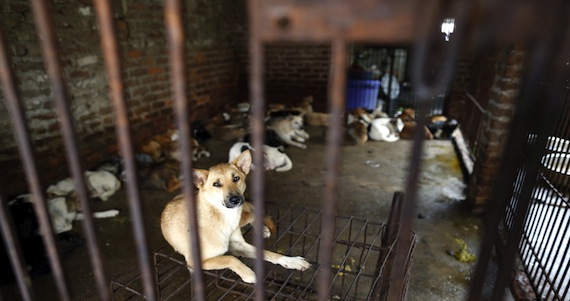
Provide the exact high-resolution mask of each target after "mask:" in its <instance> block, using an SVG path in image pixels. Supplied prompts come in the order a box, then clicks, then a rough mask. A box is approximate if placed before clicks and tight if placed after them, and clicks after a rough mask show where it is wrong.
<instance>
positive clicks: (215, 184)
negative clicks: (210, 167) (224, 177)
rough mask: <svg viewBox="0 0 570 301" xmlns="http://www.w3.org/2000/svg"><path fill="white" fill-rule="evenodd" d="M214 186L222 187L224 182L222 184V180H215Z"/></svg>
mask: <svg viewBox="0 0 570 301" xmlns="http://www.w3.org/2000/svg"><path fill="white" fill-rule="evenodd" d="M214 187H222V184H220V182H218V181H216V182H214Z"/></svg>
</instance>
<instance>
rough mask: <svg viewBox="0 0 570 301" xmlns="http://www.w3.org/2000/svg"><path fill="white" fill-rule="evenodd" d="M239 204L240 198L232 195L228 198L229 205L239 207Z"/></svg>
mask: <svg viewBox="0 0 570 301" xmlns="http://www.w3.org/2000/svg"><path fill="white" fill-rule="evenodd" d="M239 203H241V196H239V195H233V196H231V197H230V204H232V205H239Z"/></svg>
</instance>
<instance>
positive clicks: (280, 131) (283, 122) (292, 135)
mask: <svg viewBox="0 0 570 301" xmlns="http://www.w3.org/2000/svg"><path fill="white" fill-rule="evenodd" d="M267 129H269V130H273V131H275V133H276V134H277V136H278V137H279V139H280V140H281V141H283V142H284V143H286V144H289V145H293V146H296V147H298V148H302V149H306V148H307V145H305V144H303V143H304V142H305V141H306V140H307V139H309V134H308V133H307V132H305V129H304V128H303V115H289V116H286V117H276V118H271V119H269V120H268V121H267Z"/></svg>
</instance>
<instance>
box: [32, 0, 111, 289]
mask: <svg viewBox="0 0 570 301" xmlns="http://www.w3.org/2000/svg"><path fill="white" fill-rule="evenodd" d="M32 8H33V11H34V15H35V19H36V27H37V29H38V34H39V36H40V38H41V37H44V40H43V43H42V54H43V57H44V61H45V65H46V70H47V73H48V77H49V79H50V81H51V85H52V91H53V94H54V101H55V104H56V109H57V112H58V114H57V115H58V116H59V118H58V119H59V123H60V128H61V131H62V133H63V138H64V139H63V140H64V143H65V147H66V152H65V153H66V156H67V161H68V163H69V169H70V174H71V176H72V178H73V180H74V183H75V191H76V193H77V196H78V198H79V201H80V204H81V209H82V211H84V212H85V218H84V219H83V231H84V232H85V236H86V239H87V244H88V249H89V252H90V257H89V258H90V260H91V264H92V266H93V272H94V275H95V280H96V283H97V286H98V289H99V291H100V297H101V299H102V300H109V299H110V294H109V290H108V288H107V279H106V276H105V270H104V267H103V260H102V253H101V249H100V247H99V244H98V242H97V237H96V234H95V228H94V225H93V215H92V214H91V206H90V204H89V196H88V192H87V186H86V184H85V178H84V170H85V168H84V162H83V160H82V158H81V157H80V156H79V146H78V141H77V136H76V134H75V126H74V124H73V122H72V116H71V110H70V106H69V103H68V99H69V96H68V93H67V88H66V86H65V83H64V80H63V68H62V66H61V62H60V58H59V56H58V51H57V48H58V45H57V42H56V37H55V31H54V26H53V22H52V20H51V18H50V16H49V13H50V11H51V9H50V7H49V5H48V3H47V2H46V1H33V2H32Z"/></svg>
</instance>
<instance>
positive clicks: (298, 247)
mask: <svg viewBox="0 0 570 301" xmlns="http://www.w3.org/2000/svg"><path fill="white" fill-rule="evenodd" d="M267 212H268V213H269V214H270V215H271V216H272V218H273V221H274V222H275V225H276V228H277V233H275V234H274V235H272V236H271V237H270V238H268V239H267V240H266V249H268V250H272V251H275V252H279V253H282V254H286V255H290V254H295V255H300V256H303V257H305V259H307V261H309V262H310V263H311V264H312V266H311V268H310V269H308V270H306V271H303V272H301V271H295V270H288V269H285V268H283V267H281V266H277V265H272V264H269V263H265V265H266V266H265V271H266V274H265V278H264V283H265V293H266V296H267V299H268V300H317V291H316V282H317V273H318V272H319V270H320V268H321V267H322V266H321V260H320V259H319V248H320V247H321V214H322V211H321V210H316V209H309V208H302V207H294V206H291V207H279V206H272V205H270V206H268V207H267ZM334 229H335V230H334V233H335V235H334V244H333V250H332V251H333V254H334V255H333V258H332V265H331V268H332V275H331V278H330V281H329V299H330V300H372V299H375V298H381V299H380V300H385V298H386V297H385V295H386V289H387V288H388V286H389V285H390V278H389V277H388V275H389V273H390V269H391V265H392V263H393V258H394V243H395V240H393V239H388V235H387V233H388V230H387V224H385V223H382V222H378V221H373V220H369V219H361V218H356V217H352V216H349V217H343V216H337V217H336V219H335V224H334ZM252 230H253V229H252V227H251V226H248V227H245V228H243V232H244V237H245V238H246V240H247V241H251V239H252V235H253V231H252ZM394 230H395V231H397V229H394ZM397 235H409V236H411V237H412V238H413V239H414V241H415V233H397ZM414 245H415V244H414ZM414 245H412V247H411V248H410V249H409V250H408V254H407V255H408V264H407V266H406V267H405V269H406V270H407V271H408V272H407V273H406V275H408V276H409V270H410V267H411V262H412V253H413V247H414ZM240 260H242V261H243V262H244V263H246V264H247V265H248V266H250V267H252V266H253V264H254V260H253V259H248V258H240ZM153 263H154V272H155V277H156V284H157V287H156V289H157V292H158V296H159V299H160V300H195V296H194V292H193V288H192V281H191V272H190V271H189V269H188V267H187V266H186V263H185V261H184V258H183V257H182V256H181V255H180V254H177V253H176V252H175V251H174V250H172V248H170V247H169V246H164V247H162V248H160V249H159V250H156V251H155V252H153ZM204 274H205V276H206V277H205V284H204V289H205V292H206V299H207V300H250V299H253V297H254V290H255V285H254V284H249V283H244V282H243V281H241V279H240V278H239V276H238V275H237V274H235V273H233V272H232V271H230V270H229V269H224V270H217V271H204ZM408 278H409V277H406V286H405V288H404V290H403V291H402V295H401V300H405V295H406V290H407V282H408ZM110 289H111V291H112V297H113V300H145V299H146V298H145V294H144V288H143V285H142V281H141V274H140V270H139V268H138V267H132V269H129V270H126V271H124V272H123V273H121V274H119V275H117V276H115V277H114V278H113V279H112V280H111V282H110ZM95 299H96V294H95V292H92V293H91V294H89V295H88V296H86V297H84V298H82V299H81V300H95Z"/></svg>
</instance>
